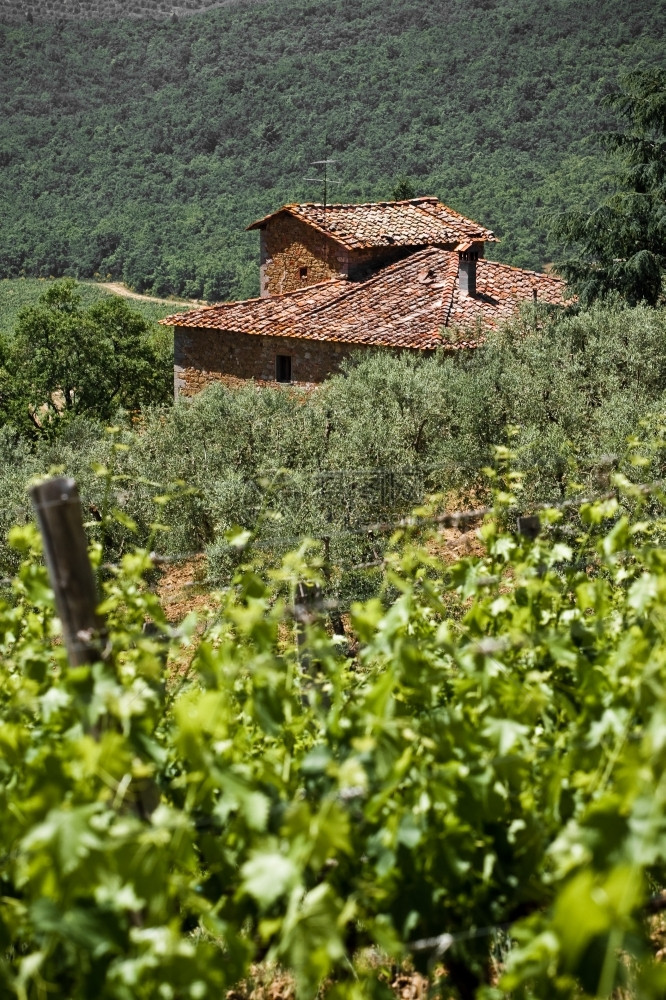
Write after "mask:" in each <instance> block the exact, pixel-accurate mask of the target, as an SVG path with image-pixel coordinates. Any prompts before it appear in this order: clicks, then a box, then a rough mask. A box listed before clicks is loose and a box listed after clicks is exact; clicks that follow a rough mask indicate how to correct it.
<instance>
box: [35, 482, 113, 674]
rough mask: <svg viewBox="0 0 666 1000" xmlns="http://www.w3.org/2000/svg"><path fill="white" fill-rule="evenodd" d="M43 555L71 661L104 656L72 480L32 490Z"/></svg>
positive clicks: (76, 662)
mask: <svg viewBox="0 0 666 1000" xmlns="http://www.w3.org/2000/svg"><path fill="white" fill-rule="evenodd" d="M30 496H31V498H32V503H33V507H34V508H35V513H36V514H37V521H38V524H39V530H40V532H41V535H42V538H43V541H44V558H45V560H46V566H47V569H48V572H49V579H50V581H51V586H52V587H53V590H54V592H55V601H56V610H57V612H58V617H59V618H60V620H61V622H62V631H63V638H64V641H65V646H66V649H67V655H68V657H69V662H70V663H71V664H72V666H80V665H82V664H86V663H93V662H95V660H99V659H101V656H102V648H103V641H104V622H103V621H102V619H101V618H100V617H99V616H98V614H97V611H96V608H97V603H98V600H97V587H96V585H95V577H94V575H93V571H92V566H91V565H90V560H89V558H88V542H87V540H86V535H85V531H84V529H83V517H82V514H81V501H80V499H79V491H78V488H77V486H76V483H75V482H74V480H73V479H69V478H61V479H49V480H47V481H46V482H44V483H40V484H39V485H38V486H33V488H32V489H31V490H30Z"/></svg>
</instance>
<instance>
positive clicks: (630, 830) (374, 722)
mask: <svg viewBox="0 0 666 1000" xmlns="http://www.w3.org/2000/svg"><path fill="white" fill-rule="evenodd" d="M665 435H666V427H665V426H657V428H656V430H655V429H654V424H653V429H652V430H651V431H650V434H649V435H647V437H648V438H649V440H648V441H647V443H646V442H645V441H639V440H638V439H636V440H635V441H634V442H633V444H632V446H631V456H630V457H631V462H632V463H633V465H634V466H635V467H636V468H637V469H640V468H641V466H643V465H645V464H646V463H650V462H652V458H653V455H654V452H655V450H657V451H660V450H661V449H663V447H664V446H666V438H665ZM499 459H500V469H499V472H497V473H496V479H495V482H496V485H497V489H496V491H495V510H494V513H493V514H492V515H491V516H489V517H488V518H487V519H486V521H485V522H484V524H483V526H482V527H481V528H480V537H481V539H482V542H483V545H484V554H483V555H482V556H481V557H478V558H467V559H463V560H461V561H459V562H457V563H454V564H448V565H445V564H443V563H441V562H440V561H438V559H437V558H436V557H434V556H433V555H431V554H429V551H431V550H432V545H431V546H430V547H429V548H422V547H418V546H417V545H416V544H415V543H414V541H413V539H412V538H410V537H409V534H408V533H405V531H402V532H398V533H396V534H395V535H394V536H393V539H392V544H391V547H390V548H389V550H388V553H387V556H386V569H385V577H384V581H385V588H386V589H385V592H384V594H383V595H381V594H380V596H379V597H375V598H372V599H371V600H369V601H367V602H365V603H362V602H359V603H356V604H355V605H353V606H352V614H351V622H352V629H353V632H354V635H355V646H354V648H353V649H352V648H351V647H350V646H348V644H347V640H346V639H345V638H344V637H341V636H336V635H331V634H330V629H327V628H326V627H325V619H324V616H323V615H322V617H321V620H320V619H319V616H318V612H317V604H316V602H315V603H314V604H312V605H311V609H310V613H309V614H308V615H300V618H299V615H298V614H297V613H295V609H296V608H297V607H298V603H297V602H296V601H295V594H296V590H297V588H299V589H300V590H301V592H302V591H303V588H305V591H306V592H307V591H308V589H310V590H311V589H312V586H313V585H314V584H315V583H316V582H317V581H318V579H319V577H320V568H319V566H318V563H317V559H315V558H312V557H311V554H310V553H311V550H310V549H308V546H307V543H306V544H304V545H303V546H302V547H301V548H300V549H299V550H298V551H296V552H292V553H290V554H288V555H287V556H286V557H285V558H284V560H283V561H282V563H281V565H280V566H279V567H278V568H276V569H273V570H272V571H270V572H268V573H266V574H265V576H264V577H263V578H262V577H261V576H260V575H259V573H258V572H256V571H255V569H254V568H253V565H252V562H251V559H250V558H249V556H248V552H249V549H246V550H245V554H244V558H243V560H242V564H241V565H240V567H239V568H238V569H237V571H236V575H235V577H234V579H233V581H232V583H231V585H230V586H229V587H228V588H227V589H226V590H224V591H222V592H220V594H219V607H218V610H217V612H216V613H215V614H214V615H212V617H211V618H210V620H209V621H208V622H207V623H206V627H205V629H204V630H203V631H202V630H201V628H197V627H196V626H195V624H194V622H189V621H186V622H185V623H184V624H183V625H182V626H181V627H180V628H178V629H174V628H173V627H171V626H169V625H168V624H167V622H166V621H165V618H164V615H163V613H162V611H161V609H160V606H159V603H158V601H157V598H156V597H155V596H154V594H152V593H151V591H150V590H149V588H148V587H147V585H146V583H145V582H144V576H145V574H146V572H147V571H148V570H149V569H150V567H151V562H150V558H149V555H148V553H147V552H145V551H135V552H134V553H131V554H125V555H124V556H123V558H122V562H121V564H120V566H119V567H117V568H110V569H107V570H106V579H105V580H104V581H103V582H102V588H103V597H102V604H101V611H102V612H103V614H104V615H106V617H107V621H108V629H109V634H108V642H107V643H106V645H105V648H104V651H103V654H101V656H100V659H99V662H97V663H95V664H94V665H93V666H91V667H85V668H81V667H79V668H76V669H73V668H70V667H69V666H68V664H67V662H66V659H65V655H64V650H63V647H62V645H61V644H60V642H59V639H58V635H59V626H58V623H57V621H56V620H55V619H54V614H53V602H52V593H51V590H50V588H49V585H48V582H47V578H46V574H45V570H44V569H43V568H42V566H41V564H40V561H39V554H38V549H39V539H38V536H37V535H36V533H35V529H34V528H33V527H31V526H30V525H26V526H23V527H20V528H15V529H14V530H13V532H12V536H11V541H12V544H13V545H14V546H15V548H17V549H18V550H20V551H22V552H23V554H24V556H25V559H24V562H23V563H22V565H21V568H20V571H19V573H18V575H17V577H16V579H15V581H14V582H13V599H12V601H11V602H8V603H4V604H2V605H0V671H1V679H0V843H1V844H2V852H1V853H0V880H1V885H2V892H1V895H0V992H1V993H2V995H3V996H6V997H19V998H31V1000H32V998H40V1000H41V998H45V997H48V996H60V997H68V998H71V1000H79V998H84V997H85V998H93V997H94V998H95V1000H106V998H114V1000H116V998H118V1000H121V998H122V1000H141V998H146V1000H148V998H150V1000H154V998H157V997H159V998H174V1000H175V998H181V997H182V998H185V997H188V998H204V997H215V998H217V997H220V998H221V997H223V996H224V995H225V991H226V990H228V989H229V988H231V987H232V986H233V985H234V984H235V983H237V982H238V981H239V980H241V979H242V978H243V977H244V976H245V975H246V974H247V973H248V970H249V967H250V963H251V962H253V961H257V960H262V959H266V958H267V959H273V960H277V961H278V962H279V963H280V964H281V965H282V966H283V967H284V968H286V969H287V970H290V971H291V973H293V976H294V977H295V981H296V985H297V990H298V994H299V996H301V997H312V996H314V995H315V994H316V993H317V991H318V990H320V989H321V990H323V991H325V992H326V995H327V996H331V997H342V996H344V997H359V998H360V997H362V996H379V995H385V994H387V992H388V987H387V986H386V985H385V983H386V981H387V974H388V968H389V967H390V965H391V964H392V963H398V962H400V961H402V960H404V959H406V958H409V957H411V958H412V960H413V961H414V962H415V963H416V964H417V965H421V966H424V967H425V968H426V969H428V970H429V971H430V973H431V974H432V976H433V977H436V976H444V977H446V982H445V983H444V986H443V989H444V991H445V992H444V995H445V996H450V995H451V992H455V993H457V994H458V995H459V996H460V997H463V998H466V997H473V996H475V995H476V996H480V997H484V998H499V997H502V996H505V995H507V994H508V993H510V994H511V995H512V996H515V997H529V996H535V997H539V998H540V1000H547V998H551V997H553V998H555V997H558V998H560V997H574V996H576V997H580V996H608V995H610V994H611V993H612V992H613V991H614V990H615V989H616V988H618V987H619V986H620V985H621V984H622V983H625V984H627V985H628V988H629V989H630V990H631V991H632V993H631V995H633V996H640V997H646V998H651V997H658V996H663V995H664V990H665V989H666V968H664V967H663V966H660V965H659V964H658V963H656V962H655V961H654V960H653V955H652V951H653V949H652V948H651V940H650V934H649V927H648V923H647V919H646V916H645V912H646V911H645V907H646V904H647V903H648V902H649V901H650V899H651V898H652V897H654V894H655V893H656V892H657V890H658V889H659V888H660V887H661V886H663V885H664V884H665V882H666V819H665V816H664V813H663V810H664V804H665V801H666V739H665V736H664V734H665V733H666V687H665V682H664V662H665V661H666V611H665V608H666V600H665V599H666V549H665V548H663V547H662V543H663V537H664V528H665V527H666V520H665V517H664V503H665V502H666V495H665V493H664V490H663V488H662V487H661V486H660V485H652V486H650V487H648V486H636V485H633V484H632V483H631V482H630V481H629V479H628V478H626V477H625V476H624V475H620V474H615V476H614V478H613V480H612V484H611V489H610V490H609V491H608V492H607V494H606V495H605V498H604V499H600V500H597V501H595V502H590V503H587V504H583V505H582V506H580V507H578V506H576V507H574V508H565V509H559V510H558V509H555V508H550V509H544V510H542V511H541V514H540V517H541V532H540V534H539V536H538V537H537V538H536V539H535V540H528V539H526V538H525V537H522V536H515V535H513V534H511V533H508V532H506V531H505V530H504V529H503V528H502V525H503V524H505V523H507V522H508V517H507V515H508V514H509V513H510V512H511V510H512V509H514V507H515V505H516V503H517V499H516V498H517V496H519V492H520V485H521V484H520V480H519V477H518V476H517V474H511V473H510V472H508V471H507V469H506V468H505V469H504V470H503V469H502V467H501V465H502V463H504V464H505V465H506V464H508V462H509V460H510V455H509V453H508V451H506V450H504V451H502V452H500V453H499ZM245 542H246V535H245V534H242V535H240V536H238V537H237V538H236V539H235V544H237V545H238V546H240V547H242V546H243V545H244V544H245ZM92 555H93V558H94V560H96V562H97V563H98V564H99V563H100V559H101V555H100V549H99V548H98V547H93V550H92ZM396 593H397V597H391V598H389V596H388V595H389V594H396ZM146 620H149V621H151V622H152V623H153V628H152V629H151V631H150V632H147V631H146V630H145V622H146ZM652 904H653V906H654V899H653V898H652ZM429 939H432V940H429ZM625 995H626V994H625Z"/></svg>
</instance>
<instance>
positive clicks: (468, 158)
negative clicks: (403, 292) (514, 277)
mask: <svg viewBox="0 0 666 1000" xmlns="http://www.w3.org/2000/svg"><path fill="white" fill-rule="evenodd" d="M83 6H84V5H80V9H82V8H83ZM665 37H666V11H665V10H664V7H663V4H661V3H660V2H659V0H632V3H631V4H627V3H626V2H624V0H598V2H595V3H593V4H590V3H587V4H581V3H580V0H515V2H512V3H502V2H499V0H483V2H481V0H479V2H474V3H470V2H469V0H447V2H446V3H442V2H440V0H410V2H406V0H279V2H278V0H262V2H259V3H237V4H230V5H227V4H224V5H219V6H217V7H216V8H215V9H211V10H210V11H208V12H207V13H205V14H198V15H196V16H193V17H188V18H180V20H178V21H177V22H174V23H172V22H171V21H169V20H168V19H164V20H157V19H156V20H153V21H151V20H148V19H146V20H141V21H138V20H135V21H131V20H126V21H124V20H120V19H114V20H108V21H101V22H95V21H94V20H92V21H91V20H79V21H75V20H70V21H67V22H61V23H52V24H40V23H38V19H37V18H36V19H35V23H34V24H32V25H30V24H26V23H23V24H22V25H20V26H6V25H0V63H1V64H2V69H3V72H2V74H0V103H1V105H2V109H3V114H2V116H1V118H0V168H1V169H0V214H1V215H2V227H0V275H6V276H17V277H18V276H20V275H21V274H22V273H24V274H26V275H37V276H43V277H49V276H50V275H53V276H55V277H61V276H62V275H73V276H76V277H84V276H88V277H90V276H93V275H94V273H95V272H99V273H100V274H102V275H106V274H107V273H108V274H111V275H112V276H113V278H115V279H122V280H123V281H125V282H126V283H128V284H129V285H132V286H134V287H135V288H136V289H137V290H138V291H142V290H145V289H152V291H153V292H154V294H157V295H163V294H165V293H166V292H168V291H174V292H178V293H179V294H182V295H185V296H187V297H191V298H201V297H203V298H206V299H209V300H211V299H216V300H221V299H228V298H245V297H247V296H249V295H253V294H258V281H259V277H258V260H259V248H258V237H257V234H256V233H246V232H245V231H244V230H245V227H246V226H247V225H248V224H249V223H250V222H252V221H253V220H254V219H257V218H260V217H261V216H264V215H266V214H267V213H268V212H271V211H274V210H275V209H276V208H277V207H278V206H280V205H282V204H284V203H285V202H296V201H312V200H319V199H320V198H321V185H320V184H319V183H317V182H312V181H308V180H306V177H310V176H315V177H316V176H317V171H316V170H314V169H311V168H309V167H308V164H310V163H311V162H312V161H314V160H319V159H321V158H322V157H323V156H324V155H327V156H328V155H330V157H331V158H332V159H335V160H336V164H335V173H334V175H333V179H335V180H336V181H337V182H339V183H337V184H336V185H335V187H334V188H333V192H334V194H333V197H334V198H335V200H339V201H343V202H350V201H371V200H380V201H381V200H386V199H387V198H389V197H390V195H391V192H392V191H393V190H394V188H395V186H396V179H397V178H398V176H399V175H400V174H405V175H407V176H408V177H409V178H410V179H411V181H412V184H413V187H414V190H415V191H416V193H417V194H420V195H421V194H432V195H437V196H438V197H440V198H441V199H442V201H444V202H445V203H446V204H449V205H451V207H452V208H454V209H456V210H457V211H460V212H462V213H463V214H465V215H467V216H468V217H470V218H473V219H477V220H478V221H479V222H481V223H483V224H484V225H486V226H488V227H489V228H491V229H493V230H494V231H495V232H496V233H497V234H498V236H500V237H501V243H498V244H496V245H495V246H494V248H493V255H496V256H497V257H498V258H499V259H501V260H504V261H506V262H508V263H511V264H515V265H517V266H519V267H535V268H540V267H542V266H543V264H544V263H545V262H547V261H549V260H552V259H553V258H552V251H551V250H550V248H549V247H548V246H547V242H546V233H545V227H542V225H541V223H540V216H541V214H542V213H544V212H547V211H553V210H558V211H559V210H561V209H562V208H567V207H569V206H572V205H574V204H580V205H581V206H582V208H583V209H588V210H589V209H590V208H591V207H592V206H594V205H595V204H598V203H599V201H600V200H601V198H602V197H603V193H604V192H605V190H606V187H605V185H606V184H607V183H608V181H609V179H610V177H611V174H612V171H613V164H612V163H610V162H609V161H608V159H604V158H602V157H597V156H595V155H593V153H592V151H591V150H590V148H589V145H588V144H587V142H586V140H587V137H588V136H590V135H592V134H594V133H595V132H598V131H600V130H605V129H608V128H612V127H614V123H615V113H614V112H613V110H612V109H610V108H608V107H606V106H605V105H604V104H603V103H602V99H603V97H604V96H605V95H606V94H608V93H610V92H612V91H615V90H617V87H618V77H619V75H620V74H621V73H622V72H624V71H626V70H627V69H629V68H632V67H637V66H640V67H643V66H644V67H649V66H653V65H659V64H660V63H661V61H662V60H663V45H664V38H665ZM327 138H328V141H329V145H328V146H327V144H326V140H327ZM326 151H327V152H326Z"/></svg>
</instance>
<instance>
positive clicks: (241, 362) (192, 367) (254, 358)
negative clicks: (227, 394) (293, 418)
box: [174, 327, 376, 396]
mask: <svg viewBox="0 0 666 1000" xmlns="http://www.w3.org/2000/svg"><path fill="white" fill-rule="evenodd" d="M368 350H373V348H371V347H364V346H359V345H358V344H336V343H333V342H331V341H319V340H301V339H298V338H292V337H262V336H259V335H256V334H249V333H234V332H228V331H225V330H197V329H192V328H187V327H176V330H175V337H174V391H175V395H176V396H179V395H183V396H194V395H195V394H196V393H197V392H200V391H201V390H202V389H205V387H206V386H207V385H210V384H211V382H223V383H225V384H226V385H240V384H242V383H243V382H245V381H246V380H248V379H254V380H255V382H256V383H258V384H260V385H278V384H279V383H278V382H277V381H276V379H275V358H276V355H278V354H286V355H289V357H290V358H291V377H292V384H295V385H301V386H310V385H316V384H317V383H319V382H323V381H324V379H325V378H326V377H327V376H328V375H330V374H332V373H333V372H335V371H337V370H338V369H339V367H340V364H341V362H342V361H343V359H344V358H346V357H348V356H349V355H350V354H352V353H353V352H356V351H368ZM375 350H376V348H375Z"/></svg>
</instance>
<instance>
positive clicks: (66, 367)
mask: <svg viewBox="0 0 666 1000" xmlns="http://www.w3.org/2000/svg"><path fill="white" fill-rule="evenodd" d="M148 332H149V325H148V323H146V321H145V320H144V319H143V318H142V317H141V316H140V315H138V314H137V313H135V312H133V311H132V309H131V308H130V307H129V306H128V305H127V304H126V303H125V302H124V301H123V300H121V299H120V298H115V297H114V298H109V299H107V300H105V301H101V302H97V303H95V304H93V305H92V306H90V307H89V308H88V309H82V308H81V297H80V295H79V294H78V293H77V290H76V282H75V281H74V280H73V279H65V280H64V281H62V282H56V283H55V284H54V285H52V286H51V287H50V288H49V289H48V290H47V291H46V292H45V293H44V294H43V295H42V296H41V297H40V300H39V305H37V306H33V307H30V308H28V309H26V310H24V311H23V312H22V313H21V314H20V318H19V322H18V325H17V328H16V332H15V335H14V337H13V338H12V339H11V341H9V343H8V344H6V345H5V346H4V347H3V348H2V354H1V355H0V410H3V411H4V418H5V420H6V421H8V422H12V423H14V424H16V425H17V426H18V427H21V428H24V429H25V430H27V431H29V432H30V433H32V434H33V435H35V434H38V435H42V434H47V433H50V432H53V431H54V430H57V429H58V427H59V426H60V425H61V423H62V421H63V420H64V419H65V418H68V417H72V416H74V415H80V414H87V415H89V416H91V417H96V418H98V419H100V420H110V419H112V418H113V416H114V414H115V412H116V411H117V410H118V409H120V408H124V409H127V410H136V409H139V408H141V407H143V406H146V405H148V404H150V403H162V402H166V401H167V400H168V398H169V395H170V392H171V387H172V364H171V363H170V360H169V359H168V358H167V357H166V356H164V355H160V354H159V353H158V352H157V351H156V350H155V349H154V348H153V346H152V345H151V343H150V341H149V336H148Z"/></svg>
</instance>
